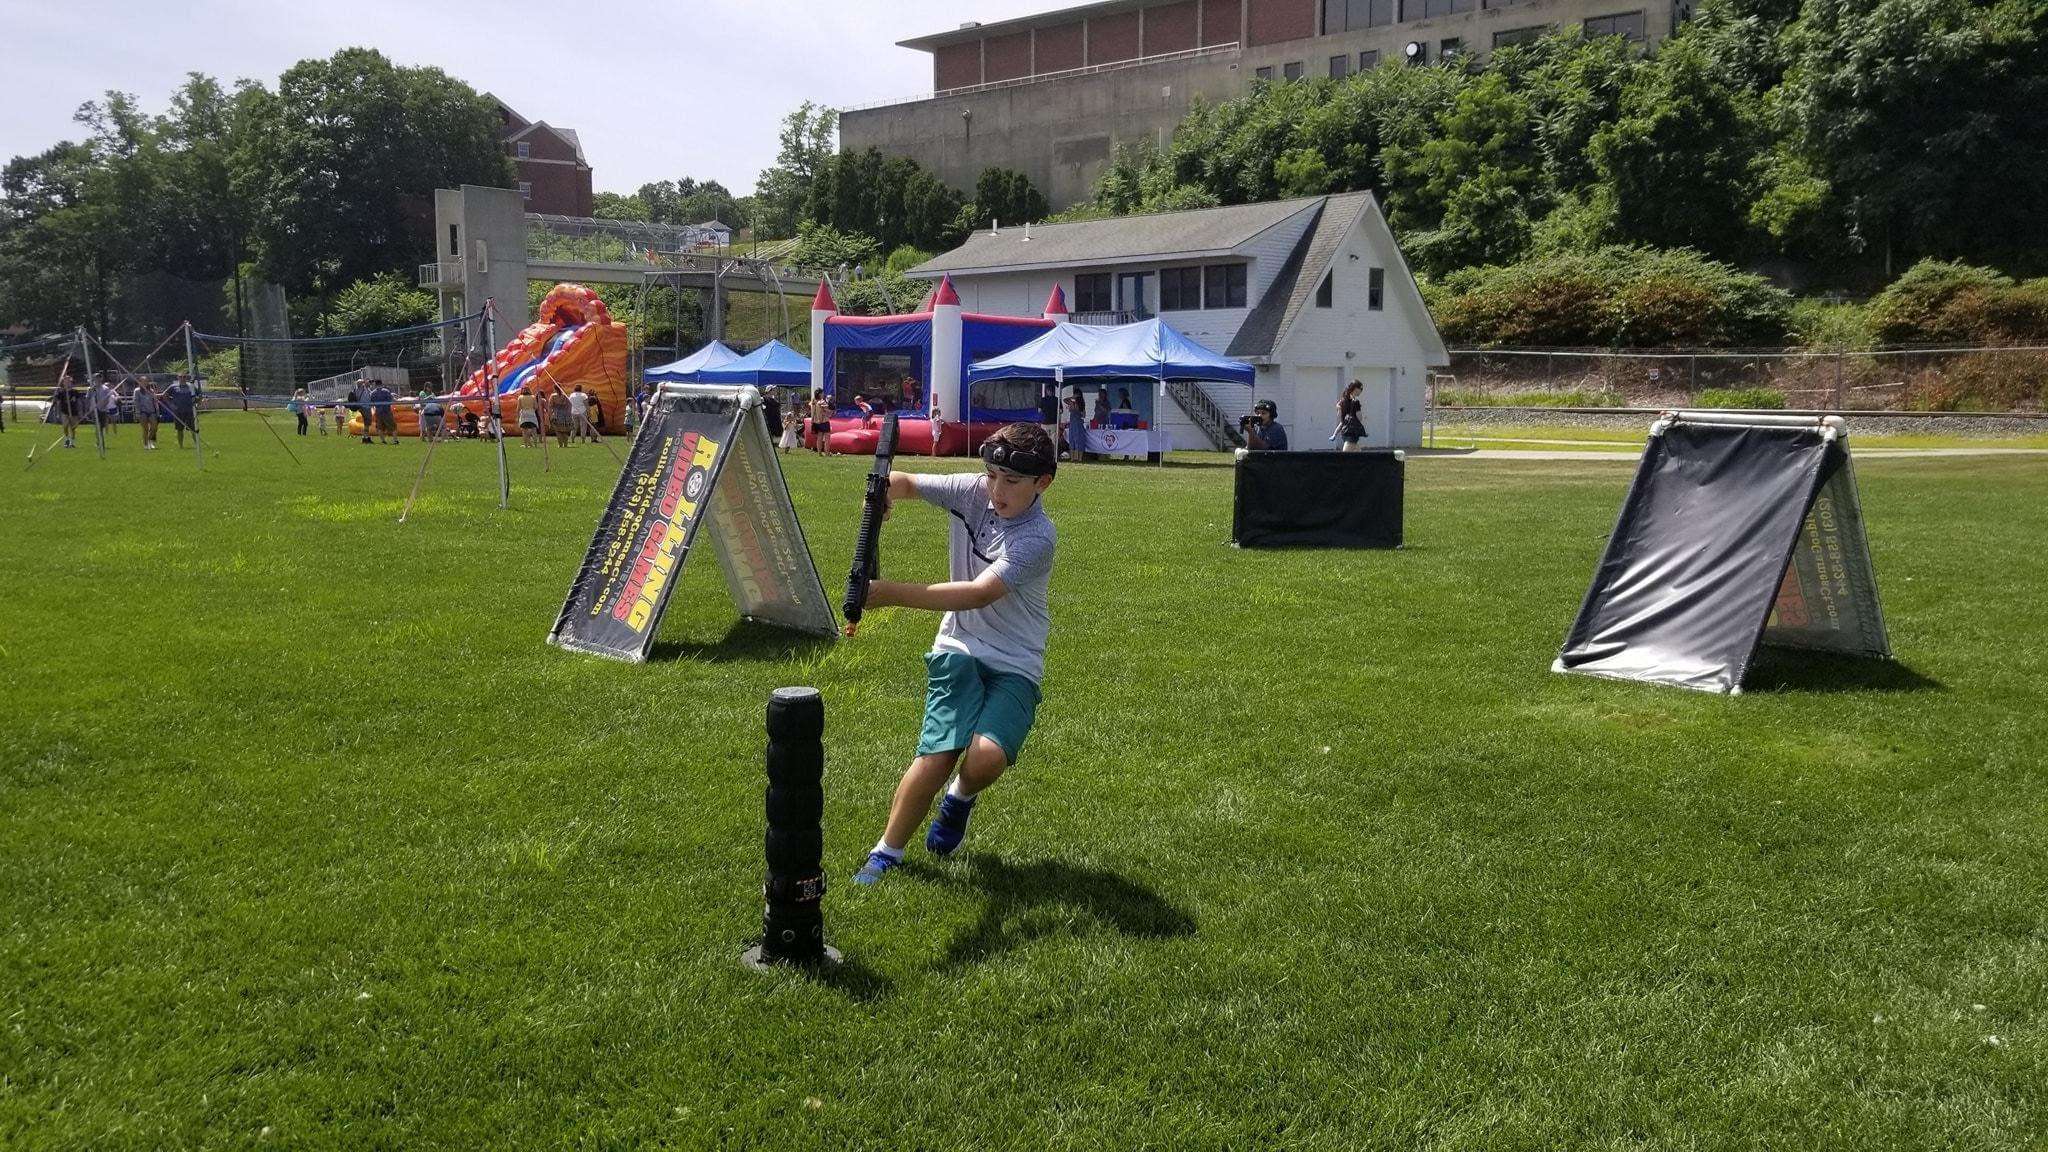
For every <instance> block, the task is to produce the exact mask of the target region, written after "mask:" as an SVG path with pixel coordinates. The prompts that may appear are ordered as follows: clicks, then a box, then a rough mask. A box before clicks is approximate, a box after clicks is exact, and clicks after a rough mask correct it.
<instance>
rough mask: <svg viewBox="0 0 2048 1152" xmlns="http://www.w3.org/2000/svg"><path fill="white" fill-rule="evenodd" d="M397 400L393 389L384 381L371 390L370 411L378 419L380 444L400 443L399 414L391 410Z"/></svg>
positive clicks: (380, 381)
mask: <svg viewBox="0 0 2048 1152" xmlns="http://www.w3.org/2000/svg"><path fill="white" fill-rule="evenodd" d="M397 399H398V397H396V396H394V395H392V394H391V389H390V388H389V387H387V386H386V385H385V383H384V382H383V381H382V380H379V381H377V386H376V387H375V388H372V389H370V410H371V412H372V413H374V414H375V415H376V417H377V440H378V442H379V443H383V444H396V443H398V413H396V412H394V411H392V408H391V405H392V403H393V402H394V401H396V400H397Z"/></svg>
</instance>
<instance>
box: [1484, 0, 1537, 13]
mask: <svg viewBox="0 0 2048 1152" xmlns="http://www.w3.org/2000/svg"><path fill="white" fill-rule="evenodd" d="M1528 2H1529V0H1479V6H1480V7H1481V8H1484V9H1486V10H1487V11H1489V12H1492V11H1496V10H1498V9H1501V8H1513V7H1514V6H1515V5H1517V4H1527V3H1528Z"/></svg>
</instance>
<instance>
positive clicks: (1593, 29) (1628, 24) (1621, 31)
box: [1586, 12, 1643, 44]
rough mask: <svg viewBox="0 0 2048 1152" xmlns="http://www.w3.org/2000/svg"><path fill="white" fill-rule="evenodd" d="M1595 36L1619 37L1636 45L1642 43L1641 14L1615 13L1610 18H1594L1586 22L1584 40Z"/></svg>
mask: <svg viewBox="0 0 2048 1152" xmlns="http://www.w3.org/2000/svg"><path fill="white" fill-rule="evenodd" d="M1595 36H1619V37H1621V38H1622V39H1624V40H1630V41H1633V42H1635V43H1637V44H1640V43H1642V42H1643V14H1642V13H1641V12H1617V13H1615V14H1614V15H1612V16H1595V17H1593V18H1592V19H1590V20H1587V21H1586V38H1587V39H1589V40H1590V39H1592V38H1593V37H1595Z"/></svg>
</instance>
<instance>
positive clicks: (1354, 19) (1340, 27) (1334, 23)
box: [1323, 0, 1394, 36]
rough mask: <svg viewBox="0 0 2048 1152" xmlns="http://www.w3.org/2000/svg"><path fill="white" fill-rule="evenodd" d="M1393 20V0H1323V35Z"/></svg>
mask: <svg viewBox="0 0 2048 1152" xmlns="http://www.w3.org/2000/svg"><path fill="white" fill-rule="evenodd" d="M1393 22H1394V0H1323V35H1325V36H1331V35H1335V34H1336V33H1339V32H1350V31H1352V30H1353V29H1357V28H1384V27H1386V26H1387V25H1389V24H1392V23H1393Z"/></svg>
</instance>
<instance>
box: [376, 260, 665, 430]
mask: <svg viewBox="0 0 2048 1152" xmlns="http://www.w3.org/2000/svg"><path fill="white" fill-rule="evenodd" d="M630 361H631V357H630V354H629V352H628V350H627V345H626V326H625V325H624V324H621V323H619V322H618V321H616V320H613V319H612V312H611V309H610V308H608V307H606V306H605V302H604V301H603V300H601V299H599V298H598V295H597V293H595V292H593V291H591V290H590V289H588V288H585V287H584V286H583V285H581V284H557V285H555V286H554V287H553V288H551V289H549V290H548V294H547V297H546V298H545V299H543V300H542V301H541V303H540V312H539V318H538V319H536V320H535V321H534V322H533V323H532V324H529V325H527V326H526V327H525V328H523V329H521V330H520V332H519V334H518V335H517V336H514V337H513V338H512V339H511V341H510V342H509V343H507V344H506V345H505V346H504V347H503V348H501V349H499V350H498V354H497V355H495V356H493V357H491V360H490V363H488V364H486V365H484V366H483V367H482V368H480V369H478V370H477V371H476V372H475V373H474V374H472V375H471V376H470V378H469V379H468V380H466V381H464V382H463V384H462V386H461V387H460V388H457V389H456V390H455V391H453V392H449V393H447V394H445V395H443V396H441V397H440V399H441V401H442V403H443V404H444V405H445V406H446V408H447V419H448V421H449V423H450V424H451V426H452V425H454V424H455V423H456V422H458V421H460V420H461V418H462V415H463V413H464V412H465V411H467V412H474V413H476V414H477V415H478V416H479V417H481V416H482V415H483V413H484V402H485V400H486V399H487V398H489V397H491V396H493V395H495V396H496V397H497V400H498V411H499V417H500V419H502V420H503V421H504V424H505V428H506V430H507V431H508V432H510V431H514V430H516V429H517V428H518V426H519V414H518V410H519V393H520V390H521V389H524V388H529V387H530V388H532V389H533V391H534V394H535V395H536V396H544V395H546V394H548V393H549V392H550V391H551V390H553V389H555V388H560V389H561V390H562V391H563V392H573V391H575V389H576V386H577V385H579V384H581V385H582V386H583V390H584V391H585V392H587V393H589V394H591V395H592V396H594V397H596V398H597V402H598V404H599V405H600V409H601V411H602V412H603V419H604V423H603V427H602V429H601V430H602V431H604V432H607V433H623V432H624V431H625V426H626V425H625V416H626V376H627V369H628V367H629V365H630ZM400 399H402V400H403V399H410V398H409V397H400ZM392 415H393V416H395V417H397V419H398V430H399V432H400V433H401V434H403V435H407V436H417V435H419V430H420V419H419V408H418V407H417V406H416V405H412V404H405V405H401V406H399V407H397V408H396V409H395V410H394V411H393V413H392ZM349 431H350V432H351V433H352V434H355V435H361V432H362V419H361V418H360V417H358V418H356V419H354V420H352V421H350V422H349Z"/></svg>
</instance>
